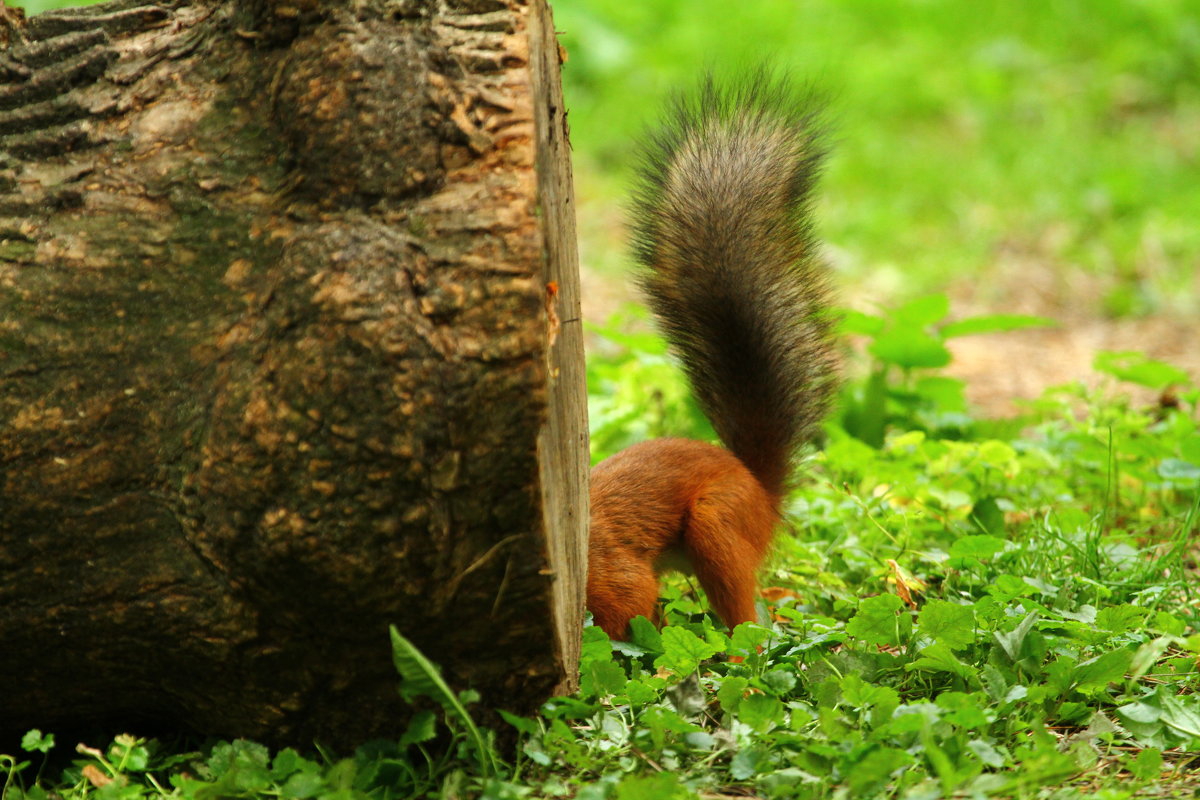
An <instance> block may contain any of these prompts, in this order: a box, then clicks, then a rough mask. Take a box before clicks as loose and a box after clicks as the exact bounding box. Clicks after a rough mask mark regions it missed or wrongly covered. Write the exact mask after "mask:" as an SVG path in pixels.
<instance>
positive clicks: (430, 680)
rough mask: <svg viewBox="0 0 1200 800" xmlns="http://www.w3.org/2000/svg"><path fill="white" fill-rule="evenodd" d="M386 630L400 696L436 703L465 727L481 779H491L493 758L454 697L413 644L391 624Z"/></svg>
mask: <svg viewBox="0 0 1200 800" xmlns="http://www.w3.org/2000/svg"><path fill="white" fill-rule="evenodd" d="M388 630H389V631H390V633H391V637H392V662H393V663H394V664H395V665H396V671H397V672H398V673H400V694H401V696H402V697H404V699H405V700H407V701H409V702H411V701H412V699H413V698H414V697H428V698H430V699H432V700H434V701H436V702H437V703H439V704H440V705H441V706H442V708H443V709H444V710H445V711H446V713H447V714H448V715H450V716H452V717H454V718H455V719H457V720H458V721H459V722H460V723H461V724H462V725H463V727H464V728H466V730H467V737H468V739H469V740H470V741H471V743H472V745H473V746H474V748H475V754H476V755H477V756H478V758H479V766H480V768H481V769H482V771H483V774H484V777H489V776H491V775H492V774H493V773H494V772H495V767H496V765H495V760H494V759H495V756H494V754H493V753H492V749H491V747H490V746H488V744H487V742H486V741H485V740H484V738H483V734H482V733H481V732H480V730H479V728H477V727H476V726H475V721H474V720H472V719H471V715H470V714H468V713H467V709H465V708H464V707H463V705H462V703H461V702H460V701H459V699H458V696H457V695H455V694H454V692H452V691H451V690H450V687H449V686H447V685H446V682H445V681H444V680H443V679H442V676H441V673H440V672H439V671H438V668H437V667H435V666H434V665H433V663H432V662H431V661H430V660H429V659H427V658H425V656H424V655H423V654H422V653H421V651H420V650H418V649H417V647H416V645H414V644H413V643H412V642H410V641H409V640H408V639H406V638H404V637H403V636H401V635H400V631H398V630H396V626H395V625H391V626H389V627H388Z"/></svg>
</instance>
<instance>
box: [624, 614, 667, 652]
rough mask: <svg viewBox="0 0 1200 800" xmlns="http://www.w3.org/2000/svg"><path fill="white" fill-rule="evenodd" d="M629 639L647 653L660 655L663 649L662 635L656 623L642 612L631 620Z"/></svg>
mask: <svg viewBox="0 0 1200 800" xmlns="http://www.w3.org/2000/svg"><path fill="white" fill-rule="evenodd" d="M629 634H630V635H629V640H630V641H631V642H633V643H634V644H636V645H637V646H638V647H640V648H642V649H643V650H644V651H645V652H647V653H653V654H655V655H658V654H659V653H661V652H662V651H663V643H662V636H661V635H660V634H659V632H658V628H656V627H654V623H653V622H651V621H650V620H648V619H646V618H645V617H643V616H641V615H640V614H639V615H638V616H636V617H634V618H633V619H632V620H630V621H629Z"/></svg>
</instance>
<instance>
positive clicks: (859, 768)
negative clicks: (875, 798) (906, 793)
mask: <svg viewBox="0 0 1200 800" xmlns="http://www.w3.org/2000/svg"><path fill="white" fill-rule="evenodd" d="M912 761H913V759H912V756H910V755H909V754H908V753H906V752H904V751H903V750H897V749H895V748H892V747H875V748H873V749H871V750H870V752H868V753H867V754H866V756H865V757H864V758H862V759H860V760H859V761H858V762H857V763H855V764H854V765H853V768H852V769H850V770H849V773H848V774H847V775H846V776H845V778H846V786H847V787H848V788H849V789H850V796H851V797H865V796H867V795H870V794H872V793H873V792H874V791H875V790H877V789H879V788H881V787H882V786H884V785H885V784H886V783H887V782H888V781H889V780H891V777H892V773H893V772H895V771H896V770H898V769H901V768H902V767H906V766H908V765H909V764H911V763H912Z"/></svg>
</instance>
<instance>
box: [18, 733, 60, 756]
mask: <svg viewBox="0 0 1200 800" xmlns="http://www.w3.org/2000/svg"><path fill="white" fill-rule="evenodd" d="M53 747H54V734H53V733H47V734H43V733H42V732H41V731H39V730H38V729H37V728H34V729H33V730H31V731H29V732H28V733H26V734H25V735H24V736H22V737H21V749H22V750H24V751H25V752H27V753H49V752H50V750H51V749H52V748H53Z"/></svg>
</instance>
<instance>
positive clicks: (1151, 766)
mask: <svg viewBox="0 0 1200 800" xmlns="http://www.w3.org/2000/svg"><path fill="white" fill-rule="evenodd" d="M1125 766H1126V767H1127V768H1128V769H1129V771H1130V772H1131V773H1133V777H1135V778H1137V779H1138V780H1142V781H1153V780H1158V778H1159V776H1161V775H1162V771H1163V757H1162V751H1161V750H1159V749H1158V748H1157V747H1147V748H1146V749H1145V750H1142V751H1140V752H1139V753H1138V754H1137V757H1136V758H1133V759H1129V760H1127V761H1126V762H1125Z"/></svg>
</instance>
